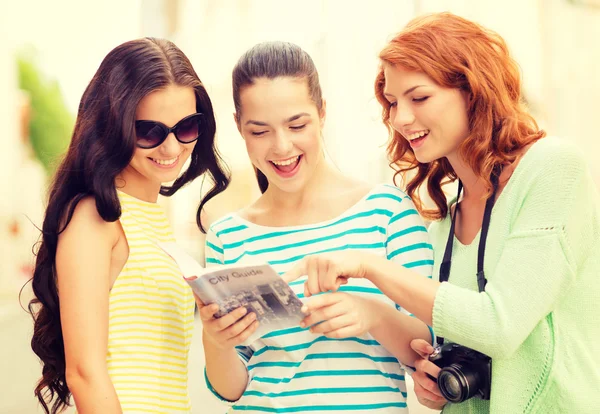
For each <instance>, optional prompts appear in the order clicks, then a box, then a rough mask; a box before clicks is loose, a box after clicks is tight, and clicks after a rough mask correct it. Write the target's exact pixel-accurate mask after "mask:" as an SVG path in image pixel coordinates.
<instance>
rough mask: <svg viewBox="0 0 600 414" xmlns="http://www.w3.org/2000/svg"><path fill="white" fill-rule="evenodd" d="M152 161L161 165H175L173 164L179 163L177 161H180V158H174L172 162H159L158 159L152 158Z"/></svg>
mask: <svg viewBox="0 0 600 414" xmlns="http://www.w3.org/2000/svg"><path fill="white" fill-rule="evenodd" d="M150 159H151V160H152V161H154V162H155V163H157V164H160V165H173V164H175V163H176V162H177V160H178V159H179V157H175V158H172V159H170V160H157V159H156V158H150Z"/></svg>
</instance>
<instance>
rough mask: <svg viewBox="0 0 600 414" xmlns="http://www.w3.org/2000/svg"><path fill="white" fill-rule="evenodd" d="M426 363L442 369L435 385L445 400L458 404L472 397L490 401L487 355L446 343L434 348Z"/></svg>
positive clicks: (488, 358)
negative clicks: (428, 362)
mask: <svg viewBox="0 0 600 414" xmlns="http://www.w3.org/2000/svg"><path fill="white" fill-rule="evenodd" d="M429 361H431V362H433V363H434V364H435V365H437V366H438V367H440V368H441V370H440V371H439V374H438V376H437V384H438V387H439V389H440V393H441V394H442V396H443V397H444V398H446V399H447V400H448V401H450V402H453V403H461V402H463V401H466V400H468V399H469V398H472V397H478V398H481V399H483V400H489V399H490V391H491V385H492V359H491V358H490V357H488V356H487V355H484V354H482V353H481V352H477V351H475V350H473V349H471V348H467V347H466V346H462V345H458V344H452V343H449V344H444V345H437V346H436V347H434V350H433V353H432V354H431V355H429Z"/></svg>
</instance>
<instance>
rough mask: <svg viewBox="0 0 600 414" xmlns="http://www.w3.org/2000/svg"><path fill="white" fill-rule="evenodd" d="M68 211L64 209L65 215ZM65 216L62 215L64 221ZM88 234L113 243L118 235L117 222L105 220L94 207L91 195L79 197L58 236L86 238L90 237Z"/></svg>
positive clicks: (94, 202)
mask: <svg viewBox="0 0 600 414" xmlns="http://www.w3.org/2000/svg"><path fill="white" fill-rule="evenodd" d="M67 213H68V211H65V215H66V214H67ZM66 220H67V217H66V216H65V217H63V221H66ZM90 235H94V238H100V239H102V240H105V241H112V243H113V244H115V243H116V242H117V241H118V239H119V236H120V231H119V225H118V222H112V223H111V222H107V221H104V219H103V218H102V217H101V216H100V214H99V213H98V209H97V208H96V201H95V200H94V198H93V197H91V196H87V197H85V198H83V199H81V200H80V201H79V202H78V203H77V205H76V206H75V209H74V210H73V215H72V216H71V219H70V220H69V222H68V224H67V226H66V228H65V229H64V231H63V232H62V233H61V236H60V238H61V239H62V238H65V237H68V238H71V237H74V238H76V239H81V240H82V241H83V240H86V239H90Z"/></svg>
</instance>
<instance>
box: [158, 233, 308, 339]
mask: <svg viewBox="0 0 600 414" xmlns="http://www.w3.org/2000/svg"><path fill="white" fill-rule="evenodd" d="M158 245H159V246H160V247H161V248H162V249H163V250H164V251H165V252H166V253H167V254H168V255H169V256H171V257H172V258H173V259H174V260H175V262H176V263H177V265H178V266H179V268H180V269H181V271H182V273H183V277H184V278H185V280H186V281H187V283H188V284H189V285H190V287H191V288H192V290H193V291H194V293H195V294H196V295H197V296H198V297H199V298H200V300H201V301H202V302H203V303H204V304H206V305H208V304H211V303H217V304H218V305H219V311H218V312H217V314H215V317H216V318H220V317H221V316H223V315H226V314H227V313H229V312H231V311H232V310H234V309H236V308H239V307H241V306H244V307H245V308H246V309H247V310H248V312H254V313H255V314H256V319H257V320H258V323H259V325H258V328H257V329H256V331H255V332H254V334H252V335H251V336H250V337H249V338H248V339H247V340H246V341H245V343H246V344H247V343H251V342H253V341H254V340H256V339H257V338H260V337H261V336H263V335H265V334H267V333H269V332H272V331H275V330H279V329H286V328H291V327H295V326H299V324H300V321H301V320H302V319H304V317H305V316H306V315H304V314H303V313H302V312H301V310H300V309H301V308H302V302H301V301H300V299H299V298H298V296H296V294H295V293H294V292H293V291H292V289H291V288H290V286H289V285H288V284H287V283H286V282H285V281H284V280H283V279H281V276H279V274H277V272H276V271H275V269H273V267H271V265H269V264H254V265H220V266H214V267H209V268H204V267H202V266H201V265H200V263H198V262H197V261H196V260H195V259H194V258H193V257H191V256H190V255H189V254H187V253H186V252H185V251H184V250H183V249H182V248H181V247H180V246H179V245H177V243H174V242H168V243H160V242H159V243H158Z"/></svg>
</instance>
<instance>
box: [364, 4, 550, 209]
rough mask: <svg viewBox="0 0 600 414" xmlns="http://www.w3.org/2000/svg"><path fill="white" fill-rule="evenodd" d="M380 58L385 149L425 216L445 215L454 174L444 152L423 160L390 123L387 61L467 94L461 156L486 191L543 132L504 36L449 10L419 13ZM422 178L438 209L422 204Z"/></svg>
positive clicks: (378, 85) (379, 94) (378, 88)
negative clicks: (495, 173) (466, 132)
mask: <svg viewBox="0 0 600 414" xmlns="http://www.w3.org/2000/svg"><path fill="white" fill-rule="evenodd" d="M379 58H380V59H381V68H380V70H379V73H378V75H377V78H376V81H375V95H376V97H377V100H378V101H379V103H380V104H381V106H382V107H383V111H382V119H383V122H384V123H385V125H386V126H387V128H388V131H389V132H390V142H389V144H388V148H387V151H388V156H389V158H390V160H391V162H392V165H394V167H395V168H396V170H397V171H396V174H395V175H394V180H395V179H396V178H397V177H398V175H401V176H402V177H403V178H404V180H405V182H406V183H407V184H406V191H407V193H408V195H409V196H410V197H412V199H413V200H414V202H415V205H416V206H417V208H418V209H419V212H420V213H421V214H422V215H423V216H424V217H426V218H428V219H431V220H438V219H441V218H443V217H445V216H446V214H447V213H448V205H447V201H446V196H445V194H444V192H443V190H442V187H443V185H445V184H447V183H449V182H452V181H454V180H456V178H457V176H456V173H455V171H454V170H453V168H452V166H451V165H450V163H449V162H448V160H447V159H446V158H441V159H438V160H435V161H433V162H430V163H419V162H418V161H417V159H416V157H415V154H414V152H413V150H412V149H411V147H410V145H409V144H408V141H407V140H406V139H405V138H404V137H403V136H402V135H401V134H400V133H399V132H398V131H395V130H394V128H393V127H392V125H391V122H390V107H389V102H388V100H387V99H386V98H385V96H384V95H383V89H384V87H385V76H384V72H383V66H384V65H385V64H389V65H392V66H396V67H401V68H403V69H406V70H410V71H418V72H423V73H425V74H426V75H427V76H429V77H430V78H431V79H433V80H434V81H435V82H436V83H437V84H439V85H441V86H442V87H446V88H456V89H460V90H461V91H464V92H466V94H467V97H468V98H467V111H468V119H469V136H468V137H467V138H466V139H465V140H464V141H463V142H462V143H461V146H460V148H459V154H460V155H461V156H462V158H463V159H464V160H465V161H466V162H467V164H468V165H469V166H470V167H471V168H472V170H473V171H474V173H475V174H476V175H477V176H478V177H479V178H480V179H481V180H482V181H484V182H485V183H486V184H487V187H488V196H489V195H490V194H491V189H492V184H491V181H490V176H491V173H492V170H493V169H494V168H495V167H496V166H500V165H506V164H509V163H511V162H513V161H514V160H515V158H516V156H517V155H518V152H519V150H520V149H522V148H524V147H526V146H527V145H529V144H531V143H533V142H535V141H537V140H538V139H540V138H542V137H544V136H545V132H544V131H542V130H540V129H539V128H538V125H537V123H536V121H535V120H534V119H533V117H532V116H531V115H530V114H529V113H528V112H527V109H526V108H525V105H524V102H523V99H522V96H521V79H520V72H519V68H518V66H517V63H516V62H515V60H514V59H513V58H512V57H511V56H510V53H509V51H508V47H507V45H506V42H505V41H504V40H503V39H502V37H500V35H498V34H497V33H495V32H493V31H491V30H488V29H486V28H484V27H482V26H480V25H478V24H476V23H473V22H471V21H469V20H466V19H464V18H462V17H458V16H456V15H453V14H451V13H438V14H433V15H427V16H423V17H417V18H415V19H413V20H412V21H411V22H409V23H408V25H407V26H406V27H405V28H404V30H402V31H401V32H400V33H399V34H398V35H396V36H395V37H394V38H393V39H392V40H391V41H390V42H389V43H388V44H387V45H386V46H385V47H384V49H383V50H382V51H381V53H380V54H379ZM415 170H416V171H415ZM413 174H414V176H412V175H413ZM411 176H412V178H410V177H411ZM425 182H426V185H427V192H428V193H429V196H430V197H431V199H432V200H433V202H434V203H435V208H434V209H425V207H424V205H423V202H422V200H421V198H420V196H419V189H420V187H421V186H422V185H423V184H424V183H425Z"/></svg>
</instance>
